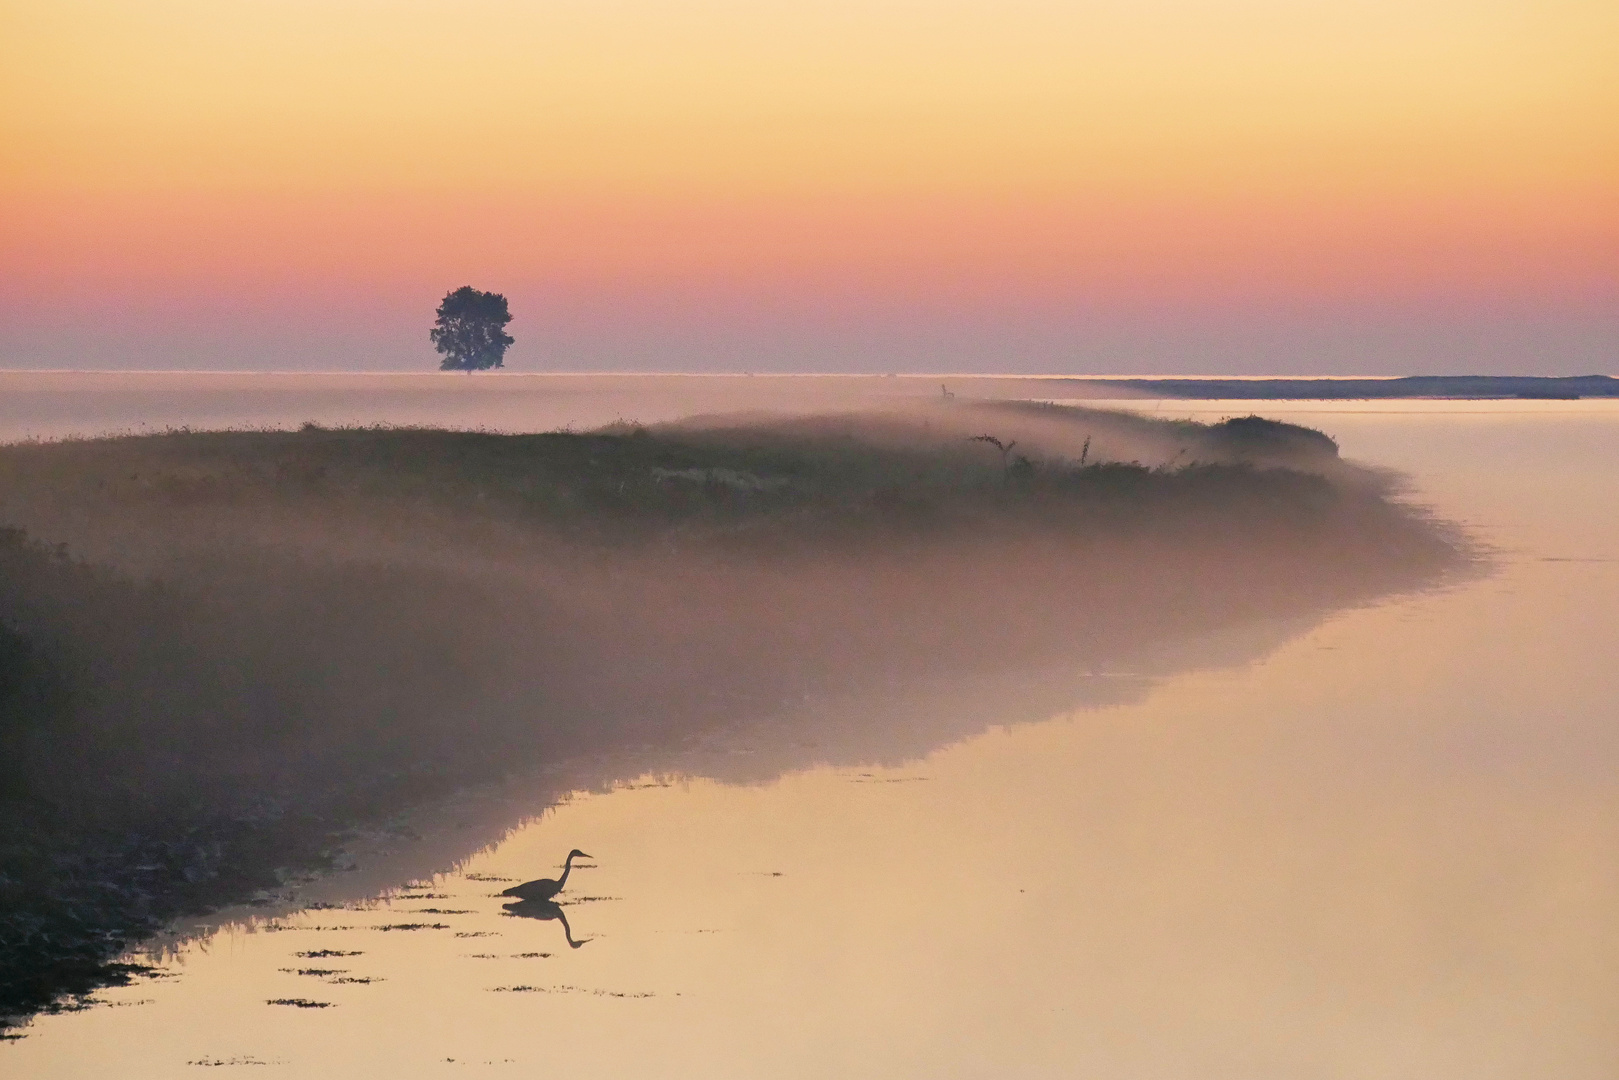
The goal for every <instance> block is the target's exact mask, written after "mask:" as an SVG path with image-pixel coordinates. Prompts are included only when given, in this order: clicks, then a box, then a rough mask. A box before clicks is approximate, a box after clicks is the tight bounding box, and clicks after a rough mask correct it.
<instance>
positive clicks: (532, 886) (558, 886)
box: [500, 848, 590, 900]
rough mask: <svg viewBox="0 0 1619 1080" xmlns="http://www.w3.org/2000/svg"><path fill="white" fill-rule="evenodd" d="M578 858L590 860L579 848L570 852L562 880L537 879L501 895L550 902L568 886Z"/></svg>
mask: <svg viewBox="0 0 1619 1080" xmlns="http://www.w3.org/2000/svg"><path fill="white" fill-rule="evenodd" d="M576 857H577V858H581V859H588V858H590V856H589V855H586V854H585V853H584V852H582V851H580V850H579V849H578V848H574V849H573V850H572V851H570V852H568V858H567V861H565V862H564V863H563V864H562V876H561V877H560V878H536V879H535V880H533V881H525V882H523V883H522V884H521V885H513V886H512V887H511V888H509V889H507V890H505V891H504V892H502V893H501V894H500V895H502V896H515V897H517V898H518V899H519V900H550V899H551V898H552V897H554V896H555V895H556V894H557V893H559V892H561V891H562V890H563V888H564V887H565V886H566V885H567V884H568V875H569V874H571V873H573V860H574V859H575V858H576Z"/></svg>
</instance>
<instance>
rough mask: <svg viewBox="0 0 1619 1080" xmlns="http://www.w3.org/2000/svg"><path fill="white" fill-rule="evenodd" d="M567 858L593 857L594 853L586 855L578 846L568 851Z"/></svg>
mask: <svg viewBox="0 0 1619 1080" xmlns="http://www.w3.org/2000/svg"><path fill="white" fill-rule="evenodd" d="M568 858H570V859H593V858H595V856H594V855H586V854H585V853H584V852H582V851H580V850H579V849H578V848H574V849H573V850H572V851H570V852H568Z"/></svg>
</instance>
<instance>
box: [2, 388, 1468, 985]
mask: <svg viewBox="0 0 1619 1080" xmlns="http://www.w3.org/2000/svg"><path fill="white" fill-rule="evenodd" d="M945 408H955V406H945ZM944 415H946V414H942V413H941V414H940V416H944ZM996 415H997V417H998V419H997V420H996V421H995V423H996V424H997V425H1005V426H1006V428H1007V429H1009V430H1007V435H1006V437H1007V440H1008V441H1010V439H1011V438H1012V430H1010V429H1016V425H1017V424H1018V423H1020V422H1022V421H1023V420H1024V419H1026V418H1028V417H1032V418H1033V419H1034V420H1036V421H1039V422H1042V423H1043V422H1046V421H1048V420H1051V419H1052V418H1053V417H1056V418H1057V419H1059V420H1061V421H1063V422H1069V421H1070V420H1074V419H1076V418H1075V417H1070V416H1068V415H1067V414H1061V413H1052V412H1051V411H1050V409H1049V408H1044V409H1042V408H1041V407H1022V406H1018V407H1008V408H1006V409H1003V410H1002V411H1001V412H999V413H997V414H996ZM1078 419H1084V418H1078ZM962 422H963V423H967V424H970V425H972V426H973V427H976V426H979V425H981V424H982V423H983V417H982V416H981V415H979V414H972V415H970V416H968V417H967V419H965V420H964V421H962ZM1086 422H1089V421H1086ZM1121 424H1122V425H1125V426H1127V427H1128V431H1127V432H1126V434H1128V435H1129V436H1130V437H1131V438H1137V437H1140V438H1145V437H1146V436H1149V435H1150V436H1153V437H1156V438H1157V439H1158V445H1159V447H1160V449H1159V450H1157V451H1154V453H1157V454H1158V456H1157V457H1156V458H1154V460H1155V461H1157V462H1159V464H1157V465H1153V466H1148V465H1139V464H1133V463H1125V462H1121V461H1119V460H1116V456H1115V459H1112V460H1095V459H1093V457H1092V449H1091V445H1090V435H1089V434H1088V433H1087V431H1086V430H1080V431H1076V432H1075V437H1074V439H1073V442H1074V449H1073V453H1072V454H1065V453H1064V452H1063V450H1062V447H1061V446H1059V445H1057V444H1055V443H1052V442H1050V441H1049V440H1048V441H1047V442H1045V443H1042V442H1041V440H1040V439H1039V438H1037V437H1033V436H1030V435H1028V434H1026V433H1024V432H1023V431H1021V430H1019V431H1018V433H1017V435H1016V437H1017V439H1018V440H1019V446H1020V448H1021V449H1024V450H1025V453H1026V454H1027V457H1020V460H1021V461H1027V462H1028V467H1027V468H1026V469H1024V468H1023V467H1022V466H1021V465H1020V464H1019V463H1018V462H1007V463H1003V462H1002V461H1001V460H1000V455H999V453H998V452H997V451H995V450H994V449H993V448H987V447H985V446H984V445H982V444H974V443H970V442H968V441H967V439H966V438H965V436H964V434H963V432H962V431H961V430H959V427H952V426H950V425H949V424H946V423H944V422H943V421H942V420H940V419H939V417H929V418H925V419H923V420H921V421H917V420H915V418H912V419H909V420H905V421H902V422H893V423H889V422H880V423H879V422H876V421H871V420H869V418H867V419H850V418H839V419H834V420H824V419H823V420H819V421H809V420H806V421H794V422H790V423H774V424H767V423H762V422H756V421H754V422H746V423H742V422H731V423H729V424H710V425H706V426H702V425H693V426H685V427H672V428H660V429H655V430H648V429H644V428H639V427H633V426H623V427H620V428H615V429H610V430H606V431H602V432H595V433H588V434H568V433H555V434H547V435H529V436H502V435H492V434H480V433H465V432H463V433H454V432H445V431H432V430H336V431H332V430H322V429H318V428H314V427H309V428H306V429H305V430H303V431H298V432H224V433H189V432H177V433H171V434H167V435H162V436H152V437H142V438H127V439H113V440H101V441H89V442H71V443H61V444H52V445H21V446H12V447H6V448H0V505H4V507H5V512H6V514H7V516H8V517H10V518H11V520H12V521H14V522H16V523H18V524H23V525H26V526H27V527H28V528H29V530H30V532H31V533H33V534H34V535H37V536H40V537H43V538H45V539H48V540H49V541H50V543H51V545H52V546H46V545H45V544H43V543H34V542H30V541H28V540H27V539H26V538H25V537H24V536H23V535H22V534H21V533H18V532H16V531H12V532H9V533H7V534H5V536H4V537H3V543H0V613H3V616H4V618H3V621H0V676H3V679H4V681H3V682H0V695H3V697H0V703H3V709H4V711H3V712H0V739H3V740H4V745H5V746H6V747H7V753H6V754H5V755H3V756H0V799H3V800H4V806H3V807H0V875H3V876H0V971H3V972H4V975H3V976H0V979H3V984H0V1009H6V1008H10V1009H29V1008H38V1007H40V1006H42V1005H44V1004H45V1003H46V1002H48V1001H49V1000H51V998H52V996H53V995H55V994H59V993H61V992H64V991H83V990H86V989H88V988H90V987H91V986H93V985H95V984H96V982H97V980H98V979H101V978H102V977H103V976H104V974H105V973H106V972H107V971H108V970H110V969H107V968H105V967H104V963H105V961H107V960H108V959H109V958H111V957H112V956H114V955H116V953H117V952H118V951H119V949H120V948H121V947H122V946H123V945H124V944H125V943H127V942H128V941H130V940H131V939H132V938H133V937H136V936H138V935H139V934H141V933H143V932H145V931H146V930H148V929H150V928H151V927H153V926H154V924H155V923H157V922H159V921H161V920H164V919H167V918H170V917H173V916H175V915H177V914H180V913H183V912H188V911H198V910H202V909H206V908H208V907H209V906H211V905H218V904H223V903H227V902H233V901H238V900H242V899H245V898H248V897H250V896H252V895H253V894H254V893H255V891H257V890H265V889H274V888H275V887H276V886H277V884H278V882H279V881H280V880H282V879H284V878H285V877H286V876H287V875H289V874H292V873H296V872H300V871H301V870H307V869H310V868H318V867H319V866H320V865H322V862H323V860H324V859H326V858H327V857H328V855H329V853H330V852H332V851H333V850H334V849H335V846H336V845H337V844H338V843H339V842H340V841H341V839H342V837H343V835H344V830H345V828H346V827H347V826H348V825H349V824H350V823H352V822H355V821H358V820H362V819H371V820H376V819H378V818H383V817H386V815H387V814H388V813H390V812H391V811H393V810H395V809H397V808H399V807H400V806H401V805H403V804H405V803H408V802H409V801H411V800H413V799H416V798H419V797H421V796H422V795H423V794H425V793H430V792H434V791H441V790H444V789H446V788H448V787H451V786H454V785H457V784H460V783H463V782H466V781H468V780H473V779H479V778H484V777H489V776H492V775H498V774H499V773H500V772H502V771H503V770H505V769H508V768H511V767H514V766H515V765H516V764H518V763H522V762H533V761H536V760H555V759H556V758H558V757H561V756H565V755H571V754H576V753H580V752H584V751H590V750H599V749H602V748H606V747H611V746H614V745H617V744H620V743H624V742H626V741H634V742H635V743H636V744H638V745H653V744H668V745H673V744H676V743H678V742H680V741H681V740H683V739H686V738H689V737H690V736H691V735H692V734H693V733H694V732H696V731H699V730H703V729H705V728H711V727H713V726H714V725H718V724H725V723H729V722H731V721H732V720H734V719H736V718H738V717H741V716H747V717H759V716H769V715H771V714H772V713H773V712H775V711H778V710H779V709H780V708H781V707H782V703H783V702H786V701H799V700H802V698H803V696H804V694H805V693H806V692H809V691H811V690H814V689H817V688H825V687H835V688H840V689H844V690H848V691H850V692H857V691H858V690H859V689H860V688H861V687H863V686H881V687H889V686H892V685H895V684H896V683H903V681H904V680H907V679H920V678H925V677H928V676H929V675H930V674H932V673H937V672H950V673H951V674H952V675H954V676H969V675H971V674H972V673H974V672H983V673H990V672H997V671H1005V670H1008V669H1010V668H1014V667H1017V666H1018V665H1022V664H1028V663H1036V662H1051V661H1053V660H1060V661H1062V662H1065V663H1069V664H1078V663H1090V664H1095V663H1102V662H1106V661H1107V659H1108V658H1109V657H1113V656H1119V655H1126V654H1128V652H1129V650H1130V649H1132V648H1136V647H1139V646H1140V645H1141V644H1142V643H1144V642H1149V641H1153V640H1159V639H1162V638H1164V637H1166V636H1174V635H1184V634H1188V633H1195V632H1199V631H1201V630H1205V629H1210V628H1214V627H1219V626H1223V625H1226V624H1228V623H1230V622H1231V621H1233V620H1236V619H1241V618H1246V617H1251V616H1257V615H1269V614H1278V613H1281V614H1286V613H1296V612H1301V611H1308V610H1314V609H1316V608H1318V607H1320V606H1322V605H1328V604H1335V603H1342V602H1346V601H1351V600H1355V599H1359V598H1363V597H1366V596H1368V595H1372V594H1375V593H1377V592H1381V591H1386V590H1388V589H1391V588H1401V587H1409V586H1411V585H1414V584H1417V583H1420V582H1421V581H1423V580H1425V579H1426V578H1427V577H1428V576H1430V575H1431V574H1432V573H1434V572H1435V571H1436V570H1437V569H1438V568H1440V567H1442V566H1444V565H1446V564H1447V562H1448V561H1450V560H1451V559H1452V558H1453V557H1454V551H1453V549H1452V547H1451V546H1450V545H1449V543H1448V542H1447V541H1446V539H1445V537H1444V536H1443V535H1441V534H1440V533H1439V532H1438V531H1437V530H1436V529H1435V528H1434V527H1433V526H1432V525H1431V524H1429V523H1427V522H1426V521H1424V520H1423V519H1421V518H1420V517H1419V516H1417V515H1415V514H1414V513H1412V512H1411V511H1409V510H1407V509H1404V508H1402V507H1400V506H1398V505H1396V504H1393V503H1391V502H1389V501H1387V500H1386V499H1385V498H1384V497H1383V496H1382V495H1381V494H1380V493H1379V490H1378V488H1377V487H1376V486H1375V485H1373V484H1370V483H1367V482H1362V480H1364V478H1357V477H1355V476H1354V475H1352V474H1351V473H1350V472H1349V471H1347V467H1345V466H1343V465H1342V463H1339V462H1337V460H1336V454H1335V448H1334V447H1331V444H1330V440H1325V437H1324V436H1318V433H1308V432H1305V431H1303V429H1297V428H1291V427H1289V426H1287V425H1272V424H1271V423H1270V422H1268V421H1258V422H1254V421H1239V422H1235V423H1234V424H1229V425H1224V426H1219V425H1217V426H1212V427H1203V426H1201V425H1177V426H1173V427H1170V426H1164V425H1159V426H1154V425H1153V424H1152V422H1150V421H1137V420H1133V419H1132V420H1128V421H1119V422H1117V423H1116V424H1115V427H1114V428H1112V429H1108V432H1111V434H1107V433H1105V432H1103V429H1102V428H1100V427H1098V428H1097V431H1098V432H1099V434H1097V436H1096V437H1097V439H1098V440H1101V439H1103V438H1104V435H1106V437H1107V438H1117V437H1119V436H1118V434H1117V430H1118V429H1119V425H1121ZM967 430H968V431H971V430H972V427H969V428H968V429H967ZM1081 436H1083V437H1084V442H1083V444H1081V441H1080V439H1081ZM1037 448H1038V449H1037ZM1182 450H1185V451H1186V452H1185V453H1184V454H1181V453H1180V451H1182ZM1181 460H1186V461H1189V462H1193V463H1192V464H1186V465H1179V464H1178V462H1179V461H1181ZM1169 461H1174V462H1177V464H1176V465H1175V467H1168V466H1166V465H1165V464H1163V463H1164V462H1169ZM1277 463H1283V464H1288V465H1290V466H1291V467H1288V468H1274V467H1269V466H1272V465H1275V464H1277ZM1008 480H1011V481H1013V482H1008ZM63 543H65V544H67V545H69V546H68V548H67V549H66V550H67V551H71V552H73V553H75V555H74V557H72V558H70V557H69V556H68V555H67V554H66V553H65V552H64V549H63V548H61V547H59V546H56V545H61V544H63ZM986 625H993V626H995V627H996V628H997V632H996V634H995V635H994V640H992V641H986V640H985V638H984V636H983V635H982V633H981V632H980V630H979V628H980V627H982V626H986Z"/></svg>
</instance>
